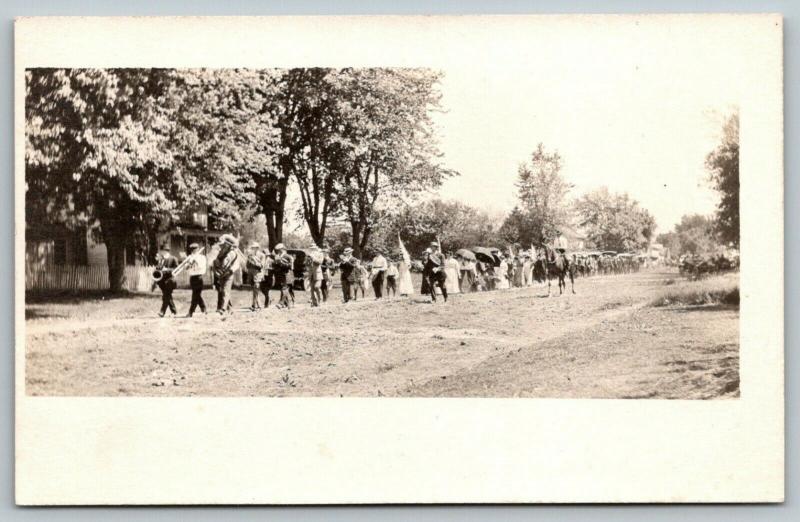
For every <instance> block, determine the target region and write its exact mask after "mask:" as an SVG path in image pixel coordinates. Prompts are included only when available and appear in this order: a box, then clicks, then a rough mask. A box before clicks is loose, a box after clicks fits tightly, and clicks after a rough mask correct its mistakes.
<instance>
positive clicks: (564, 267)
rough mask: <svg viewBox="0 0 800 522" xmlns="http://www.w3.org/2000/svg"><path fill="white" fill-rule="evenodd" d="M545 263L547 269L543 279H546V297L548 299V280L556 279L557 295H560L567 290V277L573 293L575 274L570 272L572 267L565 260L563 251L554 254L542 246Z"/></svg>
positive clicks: (567, 260) (548, 248) (551, 250)
mask: <svg viewBox="0 0 800 522" xmlns="http://www.w3.org/2000/svg"><path fill="white" fill-rule="evenodd" d="M544 254H545V262H546V264H547V269H546V270H545V271H544V274H545V278H546V279H547V296H548V297H550V278H551V277H557V278H558V295H562V294H563V293H564V290H566V289H567V281H566V278H567V276H569V282H570V284H571V285H572V288H571V289H572V293H573V294H574V293H575V274H574V272H573V271H572V265H571V264H570V262H569V259H567V255H566V253H564V251H563V250H562V251H560V252H556V251H555V250H554V249H553V248H551V247H549V246H547V245H545V246H544Z"/></svg>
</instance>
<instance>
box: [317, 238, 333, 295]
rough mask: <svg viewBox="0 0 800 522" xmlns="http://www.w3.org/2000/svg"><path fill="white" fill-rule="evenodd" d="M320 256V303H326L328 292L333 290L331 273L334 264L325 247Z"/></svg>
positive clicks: (328, 250)
mask: <svg viewBox="0 0 800 522" xmlns="http://www.w3.org/2000/svg"><path fill="white" fill-rule="evenodd" d="M322 255H323V259H322V266H321V268H322V286H321V288H320V290H321V291H322V302H323V303H327V302H328V292H329V291H330V289H331V288H333V272H334V270H335V269H336V263H335V262H334V261H333V258H332V257H331V256H330V249H328V248H327V247H326V248H323V249H322Z"/></svg>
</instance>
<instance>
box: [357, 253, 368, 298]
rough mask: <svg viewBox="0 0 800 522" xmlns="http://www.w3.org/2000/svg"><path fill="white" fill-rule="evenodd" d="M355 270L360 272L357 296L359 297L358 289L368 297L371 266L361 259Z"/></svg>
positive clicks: (363, 295)
mask: <svg viewBox="0 0 800 522" xmlns="http://www.w3.org/2000/svg"><path fill="white" fill-rule="evenodd" d="M355 271H356V272H357V273H358V280H357V281H356V297H358V291H359V290H361V297H362V298H366V297H367V284H368V283H369V266H367V264H365V263H361V262H360V261H359V264H358V266H357V267H356V270H355Z"/></svg>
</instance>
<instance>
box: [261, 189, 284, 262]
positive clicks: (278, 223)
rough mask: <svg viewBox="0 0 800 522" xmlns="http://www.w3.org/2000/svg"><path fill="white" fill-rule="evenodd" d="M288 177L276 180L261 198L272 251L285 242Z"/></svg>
mask: <svg viewBox="0 0 800 522" xmlns="http://www.w3.org/2000/svg"><path fill="white" fill-rule="evenodd" d="M287 179H288V178H286V177H284V178H281V179H278V180H275V181H274V182H273V183H272V184H271V186H270V187H268V188H266V189H265V190H264V191H263V192H262V193H261V196H260V203H261V209H262V211H263V212H264V217H265V220H266V223H267V240H268V241H269V248H270V250H272V249H274V248H275V245H277V244H278V243H281V242H283V218H284V214H285V208H286V185H287Z"/></svg>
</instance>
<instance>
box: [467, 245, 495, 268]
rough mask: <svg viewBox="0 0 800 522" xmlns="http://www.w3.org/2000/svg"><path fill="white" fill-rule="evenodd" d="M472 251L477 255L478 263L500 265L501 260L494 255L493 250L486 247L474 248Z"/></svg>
mask: <svg viewBox="0 0 800 522" xmlns="http://www.w3.org/2000/svg"><path fill="white" fill-rule="evenodd" d="M470 250H472V252H473V253H474V254H475V257H476V258H477V259H478V261H483V262H484V263H490V264H492V265H493V266H499V265H500V259H499V258H498V257H497V256H495V255H494V252H493V249H491V248H485V247H472V248H470ZM494 250H496V249H494Z"/></svg>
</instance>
